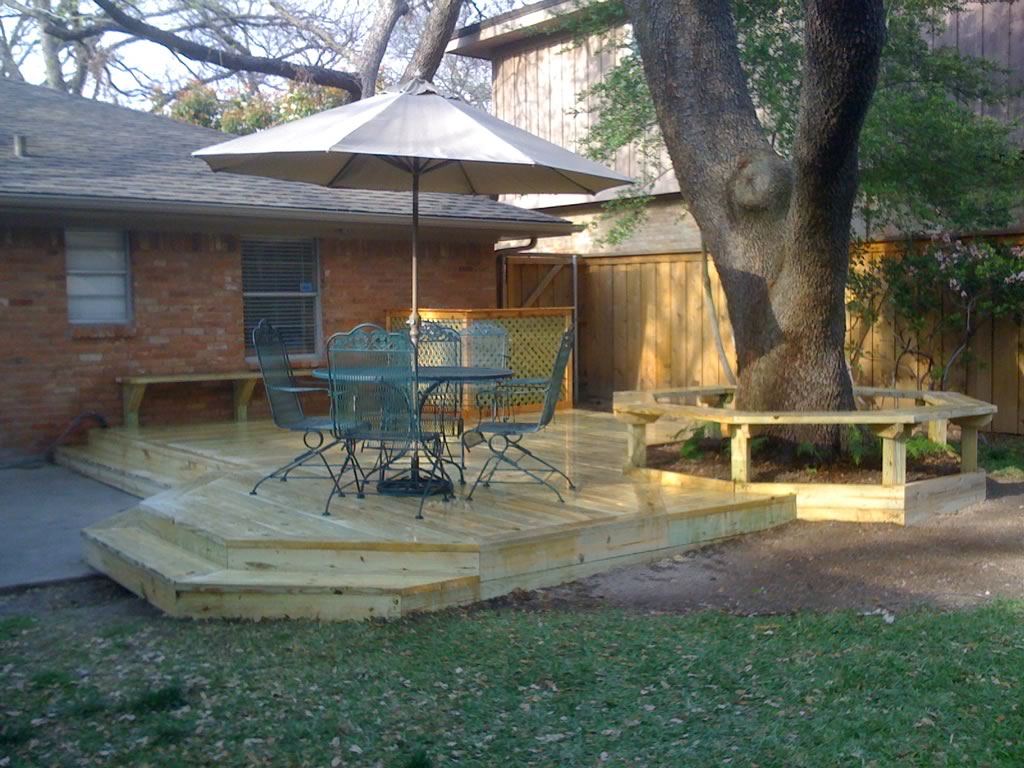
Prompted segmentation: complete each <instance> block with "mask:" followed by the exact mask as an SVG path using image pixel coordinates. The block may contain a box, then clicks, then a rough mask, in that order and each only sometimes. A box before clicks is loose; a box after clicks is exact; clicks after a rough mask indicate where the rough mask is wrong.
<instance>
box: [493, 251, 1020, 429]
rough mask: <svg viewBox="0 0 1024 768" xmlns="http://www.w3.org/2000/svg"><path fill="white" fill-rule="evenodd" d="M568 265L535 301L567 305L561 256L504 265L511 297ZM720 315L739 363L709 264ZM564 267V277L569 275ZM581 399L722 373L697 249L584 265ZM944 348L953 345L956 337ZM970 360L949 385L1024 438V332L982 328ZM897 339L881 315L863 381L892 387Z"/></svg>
mask: <svg viewBox="0 0 1024 768" xmlns="http://www.w3.org/2000/svg"><path fill="white" fill-rule="evenodd" d="M558 263H562V264H565V266H564V267H563V268H562V269H561V270H559V274H558V275H556V277H555V278H554V279H551V280H549V282H548V284H547V285H546V286H544V287H543V290H542V291H541V293H540V295H538V296H536V297H534V300H533V305H534V306H546V305H558V306H564V305H571V304H572V280H571V266H570V265H568V264H566V262H565V259H564V257H562V258H561V259H559V258H557V257H547V258H545V257H541V258H531V259H528V260H527V259H523V258H517V257H512V258H510V259H509V261H508V293H507V297H508V303H509V305H510V306H513V305H514V304H515V303H517V302H522V301H523V300H524V299H525V298H527V297H530V296H531V295H533V293H534V292H535V291H536V289H537V287H538V286H539V285H540V284H541V283H542V282H543V281H544V280H545V277H546V276H548V275H549V274H550V272H551V270H552V268H553V267H554V266H555V265H556V264H558ZM710 272H711V282H712V291H713V295H714V304H715V312H716V314H717V316H718V318H719V322H720V323H721V326H722V333H723V336H724V338H725V346H726V353H727V354H728V355H729V359H730V360H733V361H734V360H735V349H734V346H733V341H732V329H731V327H730V324H729V319H728V314H727V312H726V304H725V296H724V294H723V292H722V288H721V285H720V283H719V282H718V278H717V275H716V273H715V269H714V265H711V268H710ZM563 273H568V277H566V276H564V274H563ZM578 296H579V347H578V350H579V382H578V392H579V398H580V400H581V401H583V402H587V401H590V402H599V403H608V402H610V401H611V395H612V392H615V391H621V390H628V389H654V388H665V387H694V386H716V385H720V384H725V383H726V379H725V376H724V374H723V371H722V366H721V364H720V363H719V357H718V353H717V351H716V349H715V343H714V336H713V335H712V332H711V323H710V318H709V316H708V312H707V308H706V307H705V301H704V289H703V286H702V279H701V257H700V254H690V253H688V254H665V255H656V256H629V257H607V258H584V259H580V260H579V267H578ZM941 343H942V344H944V345H947V344H948V345H952V344H954V340H953V339H943V340H942V342H941ZM971 353H972V354H971V360H970V361H969V362H968V364H967V365H966V366H958V368H957V369H956V370H955V371H954V372H953V373H952V374H951V377H950V384H949V387H948V388H949V389H951V390H956V391H959V392H964V393H965V394H968V395H970V396H971V397H975V398H977V399H979V400H984V401H986V402H990V403H994V404H995V405H997V406H998V408H999V412H998V413H997V414H996V416H995V418H994V419H993V422H992V425H991V427H990V428H991V429H992V430H993V431H996V432H1009V433H1017V434H1024V333H1022V332H1021V328H1020V327H1018V326H1017V325H1016V324H1015V323H1014V322H1013V321H1012V320H1000V321H998V322H996V323H995V324H994V325H993V324H988V325H987V326H986V327H983V328H982V329H981V330H980V331H979V333H978V335H977V337H976V339H975V341H974V344H973V346H972V350H971ZM895 357H896V336H895V333H894V323H893V319H892V318H891V317H882V318H881V319H880V320H879V321H878V322H877V323H876V324H875V325H874V327H872V328H871V329H869V330H868V332H867V334H866V336H865V339H864V356H863V359H862V360H861V363H860V370H859V371H857V372H856V379H857V383H858V384H859V385H860V386H865V387H889V386H891V385H892V384H893V381H894V377H893V368H894V360H895ZM916 375H917V370H916V367H915V368H911V366H910V364H907V363H904V364H903V365H901V369H900V371H899V372H898V375H897V376H896V377H895V383H896V384H897V385H898V386H900V387H908V388H913V387H914V386H916V385H915V380H916Z"/></svg>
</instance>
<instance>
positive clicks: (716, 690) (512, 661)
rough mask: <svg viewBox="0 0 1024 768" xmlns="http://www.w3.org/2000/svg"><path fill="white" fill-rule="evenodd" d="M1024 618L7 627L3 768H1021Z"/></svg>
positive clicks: (8, 622) (1004, 606)
mask: <svg viewBox="0 0 1024 768" xmlns="http://www.w3.org/2000/svg"><path fill="white" fill-rule="evenodd" d="M1022 618H1024V605H1019V604H1014V603H997V604H993V605H990V606H987V607H985V608H982V609H977V610H974V611H971V612H963V613H945V614H944V613H937V612H918V613H909V614H903V615H899V616H897V617H896V619H895V621H894V622H893V623H891V624H888V623H886V622H885V621H884V620H883V618H882V617H880V616H858V615H852V614H803V615H796V616H787V617H773V618H765V617H757V618H741V617H735V616H728V615H723V614H718V613H703V614H694V615H689V616H652V615H636V614H630V613H625V612H620V611H611V610H606V611H583V612H571V613H570V612H563V611H547V612H539V611H538V612H528V611H522V610H517V609H500V610H491V609H482V610H475V611H470V612H465V613H462V612H449V613H444V614H439V615H429V616H424V617H420V618H414V619H410V620H405V621H401V622H396V623H392V624H337V625H318V624H313V623H302V622H276V623H263V624H247V623H226V622H216V623H198V622H190V621H188V622H187V621H173V620H169V619H138V620H134V619H133V620H130V621H125V620H123V619H119V620H110V619H106V620H104V619H102V618H100V619H97V620H90V621H84V620H82V618H81V617H80V616H77V617H75V618H74V619H69V618H68V617H64V618H63V619H62V618H61V616H60V614H59V613H58V614H52V615H48V616H45V617H43V618H40V619H29V618H25V617H10V618H7V619H4V620H2V621H0V765H2V766H16V765H47V766H49V765H75V766H77V765H100V764H102V765H129V764H130V765H152V766H198V765H213V764H216V765H226V766H234V765H250V764H268V765H270V764H272V765H303V766H339V765H353V766H356V765H358V766H386V767H390V766H428V765H434V766H440V765H467V766H470V765H471V766H500V767H502V768H504V767H505V766H508V767H509V768H511V767H512V766H599V765H607V766H657V767H659V768H660V767H662V766H692V765H716V766H717V765H724V764H729V765H742V766H753V765H760V766H782V765H784V766H814V767H815V768H818V767H819V766H825V765H878V766H889V765H894V764H897V763H898V764H900V765H1008V766H1009V765H1012V766H1020V765H1022V764H1024V688H1022V684H1024V622H1022Z"/></svg>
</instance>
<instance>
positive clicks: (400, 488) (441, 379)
mask: <svg viewBox="0 0 1024 768" xmlns="http://www.w3.org/2000/svg"><path fill="white" fill-rule="evenodd" d="M334 375H335V376H337V377H343V378H346V379H351V380H358V381H381V380H382V379H383V380H386V379H387V378H388V377H393V376H394V375H395V374H394V369H385V368H382V369H380V371H379V373H375V371H374V369H373V368H359V369H353V370H352V371H351V373H349V372H347V371H345V370H344V369H342V370H340V371H335V372H334ZM416 376H417V378H418V379H419V381H420V382H422V383H425V384H427V385H428V386H427V387H426V388H425V389H424V390H423V392H422V393H420V401H419V403H418V406H417V408H418V411H422V409H423V406H424V405H425V404H426V402H427V398H428V397H429V396H430V394H431V393H432V392H434V390H436V389H437V388H438V387H439V386H441V385H442V384H479V383H480V382H484V381H501V380H503V379H510V378H512V377H513V376H515V371H513V370H512V369H511V368H480V367H474V366H462V365H422V366H420V367H419V369H418V370H417V372H416ZM313 378H315V379H322V380H324V381H330V379H331V370H330V369H329V368H316V369H314V370H313ZM402 378H405V376H404V375H403V376H402ZM417 459H418V454H417V453H414V454H413V464H412V468H411V471H410V474H409V477H408V478H405V479H403V480H400V481H389V482H386V483H383V484H378V491H379V492H380V493H383V494H385V495H388V494H390V495H394V496H410V495H419V494H421V493H422V492H423V489H424V486H425V485H426V484H427V483H428V482H429V478H426V477H423V476H422V475H421V474H420V471H419V461H418V460H417ZM446 474H447V473H446ZM445 486H447V487H445ZM454 490H455V489H454V484H453V483H452V481H451V480H450V479H448V478H447V477H446V479H445V482H444V483H443V484H440V485H439V486H438V487H437V489H436V490H435V491H434V492H433V495H437V494H441V493H444V494H445V495H447V494H454Z"/></svg>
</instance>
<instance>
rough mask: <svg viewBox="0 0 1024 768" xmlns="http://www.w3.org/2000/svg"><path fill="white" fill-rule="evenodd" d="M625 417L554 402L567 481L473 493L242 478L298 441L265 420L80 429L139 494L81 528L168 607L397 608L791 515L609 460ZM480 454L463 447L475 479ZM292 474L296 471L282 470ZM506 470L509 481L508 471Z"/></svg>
mask: <svg viewBox="0 0 1024 768" xmlns="http://www.w3.org/2000/svg"><path fill="white" fill-rule="evenodd" d="M625 441H626V433H625V429H624V428H623V426H622V425H620V424H619V423H617V422H616V420H615V419H614V418H613V417H612V416H611V415H609V414H601V413H593V412H587V411H566V412H563V413H561V414H560V415H559V416H558V418H557V419H556V422H555V424H554V425H553V426H552V427H551V428H549V429H548V430H547V431H546V432H544V433H543V434H541V435H537V436H535V437H534V439H533V440H532V441H531V442H530V445H531V447H532V448H533V449H534V450H536V451H537V452H538V453H539V454H541V455H543V456H545V457H546V458H548V459H549V460H552V461H554V462H555V463H558V464H561V465H562V466H564V467H565V468H566V470H567V472H568V473H569V474H570V476H572V477H573V478H574V480H575V481H576V483H577V485H578V486H579V490H578V491H577V492H576V493H572V492H568V493H566V494H565V496H566V503H565V504H559V503H558V501H557V499H556V498H555V496H554V494H552V493H551V491H549V490H548V489H545V488H543V487H540V486H536V485H531V484H525V483H522V482H516V483H515V484H512V483H503V484H501V485H494V486H492V487H490V488H479V489H478V490H477V492H476V494H475V496H474V498H473V501H472V502H466V501H464V500H462V499H461V498H460V499H458V500H456V501H452V502H448V503H445V502H443V501H441V500H440V499H435V500H431V501H430V502H428V504H427V506H426V509H425V511H424V514H425V519H424V520H416V519H415V515H416V506H417V500H414V499H403V498H395V497H382V496H376V495H368V496H367V497H366V498H365V499H363V500H359V499H356V498H355V496H354V494H351V495H348V496H346V497H345V498H342V499H335V501H334V503H333V504H332V505H331V516H330V517H323V516H322V515H321V512H322V510H323V504H324V501H325V500H326V497H327V493H328V491H329V489H330V481H329V480H327V479H326V478H324V479H308V480H305V479H304V480H298V479H290V480H289V481H288V482H287V483H280V482H277V481H268V482H267V483H265V484H264V485H263V486H262V487H261V488H260V493H259V495H258V496H251V495H250V494H249V490H250V488H251V487H252V485H253V483H254V482H255V481H256V480H257V479H258V478H259V477H260V476H261V475H262V474H264V473H265V472H269V471H270V470H272V469H274V468H275V467H277V466H279V465H281V464H283V463H284V462H285V461H287V460H288V459H289V458H291V457H292V456H293V455H295V454H296V453H298V452H299V449H300V448H301V441H300V439H299V438H298V437H297V436H296V435H294V434H289V433H287V432H283V431H281V430H278V429H276V428H274V426H273V425H272V424H270V423H267V422H248V423H244V422H242V423H239V422H231V423H220V424H208V425H189V426H175V427H142V428H138V427H135V428H132V427H121V428H115V429H108V430H93V431H92V432H91V433H90V441H89V444H88V445H87V446H83V447H79V448H68V449H63V450H62V451H61V452H60V455H59V460H60V461H61V462H62V463H64V464H66V465H68V466H71V467H72V468H74V469H76V470H78V471H80V472H82V473H84V474H87V475H90V476H93V477H96V478H97V479H100V480H102V481H104V482H107V483H109V484H112V485H117V486H119V487H121V488H124V489H126V490H129V491H131V492H133V493H136V494H138V495H140V496H144V497H145V498H144V500H143V501H141V502H140V503H139V504H138V506H136V507H134V508H132V509H130V510H128V511H126V512H123V513H121V514H119V515H117V516H115V517H113V518H110V519H109V520H107V521H105V522H104V523H102V524H100V525H97V526H94V527H92V528H89V529H86V530H85V531H84V532H83V535H84V540H85V548H86V553H87V557H88V560H89V562H90V563H91V564H92V565H93V566H94V567H96V568H97V569H99V570H100V571H102V572H103V573H105V574H107V575H108V576H110V577H111V578H113V579H114V580H116V581H118V582H120V583H121V584H123V585H124V586H126V587H127V588H129V589H131V590H132V591H134V592H136V593H137V594H139V595H141V596H143V597H145V598H146V599H147V600H149V601H150V602H152V603H154V604H155V605H157V606H158V607H160V608H161V609H163V610H164V611H166V612H168V613H170V614H173V615H180V616H220V617H248V618H270V617H306V618H317V619H348V618H367V617H374V616H378V617H395V616H401V615H405V614H407V613H409V612H412V611H418V610H434V609H439V608H443V607H446V606H451V605H462V604H468V603H471V602H474V601H478V600H484V599H488V598H491V597H495V596H498V595H502V594H506V593H508V592H511V591H513V590H516V589H533V588H536V587H541V586H549V585H553V584H558V583H562V582H566V581H571V580H573V579H576V578H580V577H582V576H586V575H589V574H592V573H596V572H598V571H604V570H608V569H611V568H615V567H617V566H620V565H625V564H629V563H635V562H644V561H654V560H658V559H660V558H663V557H665V556H667V555H671V554H674V553H677V552H680V551H683V550H686V549H688V548H692V547H694V546H697V545H700V544H704V543H707V542H709V541H714V540H717V539H722V538H725V537H729V536H735V535H738V534H742V533H748V532H751V531H757V530H762V529H765V528H769V527H772V526H775V525H779V524H781V523H784V522H787V521H789V520H792V519H793V518H794V517H795V506H794V502H793V498H792V497H788V496H783V497H773V496H767V495H743V494H736V493H733V492H730V491H706V490H703V489H686V488H673V487H667V486H664V485H661V484H658V483H653V482H647V481H645V480H644V479H642V478H639V479H638V478H631V477H629V476H627V475H625V474H623V471H622V456H623V454H624V449H625ZM485 453H486V451H485V450H484V448H483V447H482V446H481V447H479V448H477V449H475V450H474V451H473V452H472V453H471V454H470V455H469V470H468V471H467V478H471V477H474V476H475V474H473V473H474V468H476V467H479V466H480V464H481V462H482V461H483V459H484V458H485ZM293 478H294V475H293ZM510 479H511V478H510Z"/></svg>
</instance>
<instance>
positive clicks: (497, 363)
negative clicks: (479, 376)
mask: <svg viewBox="0 0 1024 768" xmlns="http://www.w3.org/2000/svg"><path fill="white" fill-rule="evenodd" d="M460 336H461V341H462V361H463V364H464V365H467V366H469V367H471V368H507V367H508V364H509V357H508V329H507V328H505V326H503V325H501V324H500V323H496V322H494V321H493V320H477V321H474V322H471V323H470V324H469V325H467V326H466V327H465V329H463V331H462V333H461V334H460Z"/></svg>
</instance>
